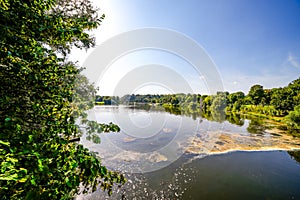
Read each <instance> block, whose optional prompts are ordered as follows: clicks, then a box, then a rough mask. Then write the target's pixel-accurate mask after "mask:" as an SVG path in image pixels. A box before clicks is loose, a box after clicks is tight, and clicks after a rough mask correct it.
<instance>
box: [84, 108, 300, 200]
mask: <svg viewBox="0 0 300 200" xmlns="http://www.w3.org/2000/svg"><path fill="white" fill-rule="evenodd" d="M97 109H98V110H96V116H97V120H98V121H99V122H109V121H113V120H114V119H120V120H123V121H121V122H120V123H118V121H113V122H114V123H117V124H119V125H120V126H121V130H122V131H121V132H120V133H112V134H105V135H102V136H101V139H102V143H101V144H99V145H97V144H93V143H90V142H89V141H85V140H84V139H83V140H82V142H83V144H84V145H85V146H86V147H88V148H90V150H92V151H94V152H97V153H99V155H101V156H103V157H104V159H103V160H102V162H103V164H104V165H106V166H108V167H109V168H111V169H115V170H120V171H123V172H126V176H127V178H128V180H129V181H128V183H127V184H126V186H125V187H122V188H115V191H114V194H113V196H112V197H106V196H105V194H104V193H103V192H102V191H101V190H99V191H97V192H96V193H94V194H93V195H90V196H86V198H85V199H199V197H201V198H202V199H226V198H225V197H224V196H222V194H227V195H228V198H227V199H230V197H231V198H236V199H241V198H243V199H245V198H246V197H245V196H244V194H246V193H247V194H248V195H249V197H247V198H248V199H255V198H256V199H257V198H259V199H262V198H264V199H266V198H267V197H277V196H276V195H279V197H281V199H284V198H285V197H286V198H292V196H286V195H289V194H292V195H294V197H298V198H300V194H299V193H297V188H296V186H297V185H299V184H300V177H299V175H297V173H296V172H298V171H297V170H299V167H300V165H297V164H296V163H295V162H294V161H293V160H291V157H292V158H293V159H294V160H296V161H297V162H299V160H300V151H289V152H288V153H286V152H285V151H283V152H278V151H276V152H273V151H270V152H261V151H264V150H292V149H297V148H299V147H300V138H295V137H293V136H292V135H289V134H287V133H286V132H284V131H282V130H280V129H278V125H277V124H275V123H273V122H271V121H267V120H265V119H260V118H255V117H249V116H241V115H238V114H231V115H225V113H213V112H212V113H201V111H200V110H195V111H194V112H192V111H191V110H181V109H179V108H176V109H171V108H163V107H156V106H149V105H148V106H144V105H140V106H136V107H119V108H116V107H113V108H109V107H100V108H99V107H98V108H97ZM166 111H167V112H166ZM128 116H129V118H130V119H131V120H133V121H134V123H132V125H134V124H137V125H140V126H141V125H143V126H144V125H146V124H147V123H145V122H146V121H147V120H148V117H152V119H153V120H154V119H155V120H157V122H163V120H165V123H163V124H162V126H156V125H157V124H158V125H159V123H157V124H156V123H154V124H152V126H150V127H147V128H145V130H143V131H141V129H140V128H138V129H136V127H131V125H130V126H129V121H127V120H124V117H127V118H126V119H129V118H128ZM142 119H144V120H145V121H140V120H142ZM196 126H197V128H194V127H196ZM127 132H128V133H127ZM147 132H149V133H148V134H146V135H142V134H143V133H147ZM153 133H155V134H153ZM144 136H147V137H144ZM174 141H175V142H174ZM169 144H172V147H171V148H169V149H168V151H161V150H162V149H163V147H164V146H166V145H169ZM114 146H115V147H118V149H113V147H114ZM230 151H235V153H232V154H222V155H220V154H221V153H226V152H230ZM239 151H259V152H252V153H251V154H247V153H245V152H243V153H241V152H239ZM174 152H176V153H178V155H180V156H181V157H180V156H179V159H177V158H178V157H176V156H178V155H177V154H176V155H171V156H170V155H169V154H170V153H174ZM212 154H218V155H214V156H212ZM172 156H173V157H172ZM245 156H247V157H245ZM251 156H252V157H251ZM175 158H176V159H175ZM202 158H203V159H202ZM172 159H173V160H172ZM291 161H292V162H291ZM294 165H297V166H294ZM145 166H146V167H149V166H150V167H151V169H152V168H153V167H154V168H155V169H157V170H152V171H151V170H149V171H151V172H148V173H139V174H137V173H136V172H137V171H138V170H139V169H142V170H141V171H145V169H148V168H145ZM289 167H292V168H293V171H291V170H290V168H289ZM287 168H289V170H288V171H285V169H287ZM262 169H263V170H262ZM130 172H133V173H130ZM274 174H275V175H276V176H275V175H274ZM291 178H292V179H293V180H294V183H297V184H289V180H291ZM275 182H276V184H274V183H275ZM298 183H299V184H298ZM229 186H230V187H229ZM281 187H282V188H285V191H289V194H287V193H286V192H285V191H284V192H281V191H280V190H279V188H281ZM262 188H263V189H262ZM237 191H239V192H237ZM266 191H269V192H266ZM274 191H275V192H274ZM236 195H238V196H236ZM272 195H273V196H272ZM274 195H275V196H274ZM247 198H246V199H247ZM271 199H272V198H271ZM275 199H276V198H275Z"/></svg>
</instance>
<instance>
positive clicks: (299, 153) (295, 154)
mask: <svg viewBox="0 0 300 200" xmlns="http://www.w3.org/2000/svg"><path fill="white" fill-rule="evenodd" d="M288 154H290V156H291V157H292V158H293V159H294V160H296V161H297V162H298V163H300V150H297V151H288Z"/></svg>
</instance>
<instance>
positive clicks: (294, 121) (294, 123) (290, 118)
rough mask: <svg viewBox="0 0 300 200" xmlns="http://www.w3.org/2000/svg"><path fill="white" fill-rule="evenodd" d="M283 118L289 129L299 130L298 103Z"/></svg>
mask: <svg viewBox="0 0 300 200" xmlns="http://www.w3.org/2000/svg"><path fill="white" fill-rule="evenodd" d="M285 118H286V121H287V125H288V127H289V128H290V129H292V130H295V129H296V130H300V105H298V106H296V107H295V108H294V110H293V111H290V112H289V114H288V115H287V116H286V117H285Z"/></svg>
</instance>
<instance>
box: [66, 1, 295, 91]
mask: <svg viewBox="0 0 300 200" xmlns="http://www.w3.org/2000/svg"><path fill="white" fill-rule="evenodd" d="M95 2H97V5H98V6H99V7H100V8H101V12H103V13H105V14H106V19H105V20H104V21H103V24H102V26H100V28H99V29H98V30H97V31H95V32H94V33H95V35H96V38H97V44H101V42H103V41H105V40H106V39H108V38H110V37H112V36H114V35H116V34H118V33H120V32H124V31H129V30H132V29H137V28H145V27H159V28H167V29H172V30H176V31H178V32H181V33H183V34H185V35H187V36H189V37H191V38H192V39H194V40H195V41H197V42H198V43H199V44H200V45H201V46H203V47H204V49H205V50H206V51H207V52H208V54H209V55H210V56H211V58H212V59H213V60H214V62H215V63H216V64H217V67H218V69H219V71H220V73H221V75H222V77H223V82H224V86H225V89H226V90H228V91H230V92H232V91H237V90H243V91H244V92H248V90H249V88H250V86H251V85H253V84H256V83H258V84H262V85H264V86H265V87H266V88H270V87H278V86H284V85H286V84H287V83H289V82H291V81H292V80H294V79H296V78H298V77H299V74H300V37H299V35H300V20H299V19H300V3H299V1H296V0H290V1H282V0H273V1H272V2H270V1H267V0H264V1H261V0H251V1H250V0H229V1H220V0H190V1H186V2H185V1H179V0H172V1H171V0H165V1H158V0H154V1H148V0H130V1H122V0H101V1H98V0H97V1H96V0H95ZM174 42H176V41H174ZM89 52H91V51H88V53H89ZM88 53H84V52H80V53H79V52H78V51H77V52H76V51H74V52H73V55H72V56H71V58H72V59H76V60H79V63H82V62H83V61H84V60H85V59H86V57H87V55H88ZM160 53H162V52H160ZM145 55H147V57H148V56H149V54H147V53H146V54H145ZM128 56H129V55H128ZM131 56H132V57H131V58H133V57H135V58H134V59H136V61H133V60H131V61H130V62H132V63H137V64H141V63H142V64H144V63H143V62H144V60H141V58H143V59H144V58H145V57H143V56H142V57H140V54H135V56H134V55H131ZM151 59H155V62H156V63H158V64H162V63H164V62H167V63H168V64H169V65H170V64H171V65H172V66H174V67H176V68H178V70H179V71H180V67H183V66H185V65H181V64H182V63H180V62H177V61H176V64H174V62H175V61H172V60H173V59H176V58H174V57H168V56H166V55H165V54H164V53H162V55H161V56H159V54H157V55H155V56H154V55H153V57H149V60H148V61H151V63H153V62H152V60H151ZM123 64H124V63H123ZM173 64H174V65H173ZM118 69H119V70H120V73H121V72H122V73H124V70H125V69H124V70H123V69H121V67H118ZM185 69H187V71H184V72H183V75H184V76H186V77H187V76H190V75H192V72H191V71H189V69H190V66H189V67H188V68H185ZM117 76H121V75H120V74H118V75H117ZM111 79H113V77H111ZM114 80H115V81H117V79H116V78H114ZM193 80H194V79H193V78H192V79H191V81H193ZM197 84H201V81H200V83H198V82H197ZM195 87H196V85H195ZM105 88H111V86H110V85H109V84H108V85H105ZM199 88H200V89H199V90H202V89H203V88H202V87H200V86H199ZM107 90H109V89H107ZM150 92H151V91H149V93H150ZM203 92H205V90H204V91H203ZM145 93H146V92H145Z"/></svg>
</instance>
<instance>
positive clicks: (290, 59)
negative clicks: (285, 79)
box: [287, 53, 300, 68]
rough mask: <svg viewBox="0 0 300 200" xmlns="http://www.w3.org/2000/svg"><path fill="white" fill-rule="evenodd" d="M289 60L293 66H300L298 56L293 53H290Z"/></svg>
mask: <svg viewBox="0 0 300 200" xmlns="http://www.w3.org/2000/svg"><path fill="white" fill-rule="evenodd" d="M287 60H288V62H289V63H290V64H291V65H292V66H294V67H297V68H298V67H300V63H299V61H298V59H297V58H296V57H294V56H293V55H292V54H291V53H289V55H288V58H287Z"/></svg>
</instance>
